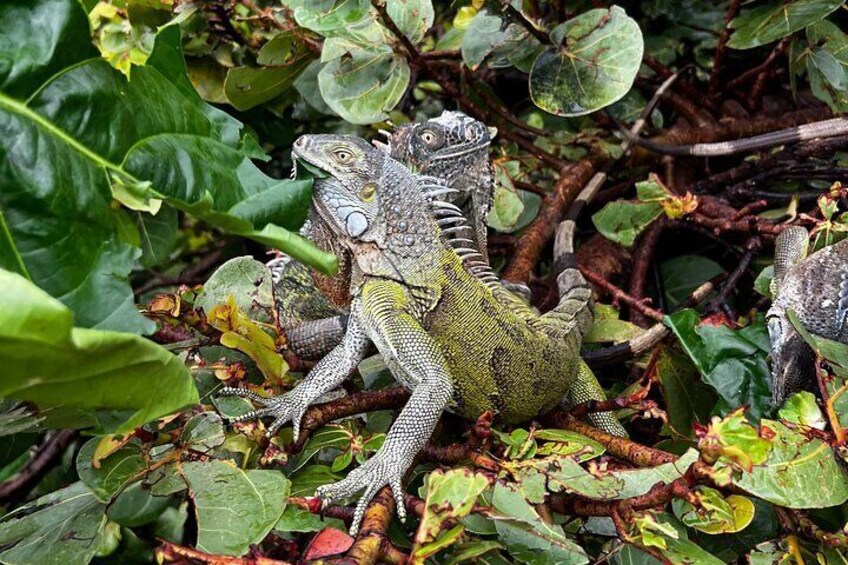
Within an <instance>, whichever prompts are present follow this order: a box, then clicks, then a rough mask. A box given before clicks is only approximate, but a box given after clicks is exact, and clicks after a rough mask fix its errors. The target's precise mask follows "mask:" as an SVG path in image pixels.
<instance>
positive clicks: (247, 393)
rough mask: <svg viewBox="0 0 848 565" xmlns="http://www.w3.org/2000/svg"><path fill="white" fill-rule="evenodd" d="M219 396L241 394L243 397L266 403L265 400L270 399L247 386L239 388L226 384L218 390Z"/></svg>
mask: <svg viewBox="0 0 848 565" xmlns="http://www.w3.org/2000/svg"><path fill="white" fill-rule="evenodd" d="M218 395H219V396H239V397H241V398H249V399H250V400H253V401H256V402H260V403H262V404H265V401H267V400H268V399H267V398H265V397H264V396H260V395H258V394H256V393H255V392H253V391H252V390H249V389H246V388H237V387H232V386H225V387H224V388H222V389H221V390H219V391H218Z"/></svg>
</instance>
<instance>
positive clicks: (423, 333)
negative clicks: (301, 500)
mask: <svg viewBox="0 0 848 565" xmlns="http://www.w3.org/2000/svg"><path fill="white" fill-rule="evenodd" d="M293 155H294V156H295V157H296V158H297V159H302V160H305V161H307V162H309V163H311V164H312V165H314V166H317V167H319V168H321V169H323V170H324V171H326V172H327V173H329V174H330V177H329V178H326V179H319V180H316V181H315V185H314V191H313V206H314V209H315V211H316V212H317V214H318V215H319V216H320V217H321V219H322V220H323V221H324V222H325V225H326V226H328V227H330V228H331V229H332V231H333V233H334V235H335V238H336V243H337V244H338V245H340V246H343V247H344V248H345V249H347V250H349V252H350V255H351V257H352V259H353V261H352V271H351V275H352V276H351V286H350V295H351V297H352V300H351V308H350V319H349V322H348V325H347V331H346V332H345V335H344V338H343V340H342V342H341V344H339V345H338V346H337V347H336V348H335V349H333V350H332V351H331V352H330V353H329V354H328V355H327V356H326V357H325V358H324V359H322V360H321V361H320V362H319V363H318V364H317V365H316V366H315V368H314V369H313V370H312V371H311V372H310V373H309V374H308V375H307V377H306V378H305V379H304V380H303V381H302V382H301V383H300V384H298V385H297V386H296V387H295V388H294V389H293V390H291V391H289V392H287V393H286V394H284V395H282V396H280V397H276V398H271V399H259V398H258V397H257V396H256V395H253V394H251V393H247V392H243V391H242V390H241V389H225V390H224V391H222V393H223V394H238V395H243V396H247V397H250V398H253V399H254V400H257V401H258V402H259V403H260V404H261V405H263V407H262V408H260V409H258V410H256V411H254V412H252V413H250V414H246V415H245V416H243V417H240V418H238V420H243V419H249V418H255V417H258V416H273V417H274V422H273V423H272V424H271V425H270V427H269V433H274V432H276V431H277V430H278V429H279V428H280V426H282V425H283V424H285V423H286V422H289V421H291V422H292V423H293V425H294V437H295V438H297V436H298V435H299V426H300V420H301V418H302V417H303V414H304V413H305V411H306V409H307V408H308V406H309V405H310V404H312V403H314V402H316V401H317V400H318V399H319V398H320V397H321V396H322V395H323V394H325V393H326V392H328V391H330V390H332V389H334V388H335V387H337V386H338V385H339V384H340V383H341V382H342V381H343V380H344V379H345V378H347V377H348V376H349V375H350V373H351V372H352V371H353V370H354V368H355V367H356V366H357V364H358V363H359V361H361V359H362V358H363V356H364V355H365V352H366V349H367V347H368V344H369V343H373V344H374V345H375V346H376V348H377V350H378V351H379V352H380V354H381V355H382V356H383V358H384V360H385V362H386V364H387V366H388V367H389V369H390V370H391V372H392V374H393V375H394V377H395V378H396V379H397V380H398V381H399V382H400V383H401V384H402V385H404V386H405V387H407V388H409V389H410V390H412V396H411V398H410V400H409V402H408V403H407V405H406V406H405V407H404V408H403V410H402V411H401V413H400V415H399V416H398V419H397V420H396V421H395V423H394V425H393V426H392V428H391V429H390V430H389V433H388V434H387V437H386V441H385V443H384V445H383V447H382V448H381V449H380V450H379V451H378V452H377V454H375V455H374V456H373V457H372V458H371V459H370V460H369V461H367V462H366V463H365V464H363V465H362V466H361V467H359V468H357V469H355V470H354V471H352V472H351V473H350V474H349V475H348V476H347V477H346V478H345V479H344V480H342V481H340V482H338V483H335V484H333V485H327V486H323V487H320V488H319V489H318V491H317V492H316V494H317V495H318V496H319V497H321V498H322V499H323V500H325V501H332V500H338V499H341V498H346V497H348V496H351V495H353V494H355V493H357V492H359V491H363V490H364V494H363V496H362V497H361V498H360V500H359V502H358V503H357V506H356V510H355V513H354V519H353V525H352V526H351V532H352V533H355V532H356V531H357V530H358V528H359V524H360V521H361V519H362V515H363V513H364V511H365V506H366V505H367V503H368V501H369V500H370V499H371V498H372V497H373V496H374V494H376V492H377V491H378V490H379V489H380V488H382V487H383V486H385V485H389V486H390V487H391V489H392V491H393V494H394V496H395V497H396V499H397V500H398V513H399V515H400V516H401V517H402V518H403V515H404V511H403V509H404V505H403V499H402V497H403V491H402V489H401V479H402V477H403V476H404V474H405V473H406V471H407V469H408V468H409V467H410V466H411V465H412V462H413V459H414V458H415V456H416V454H417V453H418V451H419V450H420V449H421V448H422V447H424V445H425V444H426V442H427V440H428V439H429V438H430V435H431V434H432V432H433V429H434V427H435V425H436V423H437V422H438V419H439V417H440V415H441V413H442V410H445V409H449V410H452V411H453V412H455V413H457V414H459V415H460V416H463V417H466V418H469V419H473V418H476V417H478V416H479V415H480V414H481V413H483V412H484V411H487V410H491V411H493V412H494V413H495V414H496V415H497V417H498V418H500V419H501V420H502V421H504V422H507V423H510V422H520V421H523V420H526V419H529V418H532V417H535V416H537V415H539V414H542V413H544V412H546V411H548V410H550V409H551V408H553V407H554V406H556V405H557V403H558V402H560V401H561V399H562V398H563V397H565V399H566V400H565V401H566V403H567V404H573V403H576V402H582V401H585V400H590V399H594V400H602V399H603V398H604V394H603V390H602V389H601V388H600V386H599V385H598V383H597V381H596V380H595V378H594V376H593V375H592V374H591V372H590V371H588V368H587V367H586V366H585V364H583V362H582V361H581V359H580V343H581V340H582V337H583V332H584V331H585V329H586V323H585V322H586V319H585V313H586V302H587V300H588V296H589V295H590V293H589V290H588V288H587V286H586V282H585V280H583V278H582V276H580V274H579V271H577V270H576V269H572V268H568V269H566V271H565V272H564V273H563V275H565V276H561V277H560V279H559V281H560V288H561V289H565V290H566V294H565V295H564V296H563V297H562V299H561V301H560V303H559V305H558V306H557V307H556V308H555V309H554V310H552V311H551V312H549V313H548V314H545V315H543V316H537V315H536V314H535V312H534V311H533V310H531V309H530V308H529V307H527V306H526V305H525V304H524V303H523V302H521V301H520V300H518V299H516V298H514V297H513V296H512V295H511V293H510V292H509V291H507V290H505V289H504V288H503V287H502V286H501V285H500V284H499V283H498V282H497V281H496V280H495V281H491V282H483V281H482V280H481V279H480V278H479V277H477V276H474V275H472V274H470V273H469V270H468V267H467V265H466V264H465V263H466V262H467V261H468V260H469V258H470V257H473V256H472V255H470V254H469V253H467V252H464V251H460V252H457V251H456V250H455V249H454V248H452V247H451V246H450V245H448V244H446V243H445V242H444V241H443V239H442V230H441V228H440V226H439V224H438V223H437V220H436V217H437V216H442V215H443V217H454V216H453V214H456V216H457V217H460V218H461V216H459V214H458V212H454V211H452V210H451V208H450V205H445V204H441V203H439V202H438V201H436V200H434V199H433V195H434V194H436V193H438V192H439V191H438V189H437V188H435V187H433V185H432V184H430V183H429V182H428V181H427V180H426V179H423V180H422V178H421V177H418V176H416V175H414V174H413V173H411V172H410V171H409V170H408V169H407V168H405V167H404V166H403V165H401V164H400V163H398V162H397V161H395V160H393V159H391V158H389V157H388V156H387V155H386V154H385V153H383V152H381V151H379V150H377V149H375V148H374V147H372V146H371V145H369V144H368V143H367V142H365V141H364V140H361V139H359V138H355V137H351V136H341V135H310V136H303V137H301V138H299V139H298V140H297V141H296V142H295V144H294V149H293ZM440 211H443V212H440ZM434 212H435V215H434ZM593 422H594V423H595V424H596V425H599V426H601V427H603V428H604V429H606V430H607V431H609V432H611V433H614V434H617V435H626V433H625V432H624V430H623V428H621V425H620V424H619V423H618V422H617V421H616V420H615V419H614V418H612V417H611V415H609V414H596V415H594V419H593Z"/></svg>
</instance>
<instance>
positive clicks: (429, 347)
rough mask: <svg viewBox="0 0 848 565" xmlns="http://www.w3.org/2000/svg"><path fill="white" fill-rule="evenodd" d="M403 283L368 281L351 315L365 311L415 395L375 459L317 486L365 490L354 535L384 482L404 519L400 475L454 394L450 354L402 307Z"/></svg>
mask: <svg viewBox="0 0 848 565" xmlns="http://www.w3.org/2000/svg"><path fill="white" fill-rule="evenodd" d="M369 287H370V288H369ZM399 289H400V287H399V285H397V283H390V282H382V281H381V282H374V283H370V284H369V285H366V287H365V289H364V291H363V295H362V296H363V298H362V301H361V302H359V300H357V301H354V303H353V304H352V314H351V319H353V318H354V317H357V316H362V317H363V319H364V323H363V325H364V326H365V328H366V331H367V332H368V334H369V336H370V337H371V339H372V340H373V341H374V344H375V345H376V346H377V349H378V350H379V351H380V353H381V354H382V355H383V356H384V358H385V359H386V361H387V364H388V365H389V367H390V368H391V370H392V373H393V374H395V376H396V378H398V380H400V381H401V382H404V383H415V385H414V386H415V388H414V391H413V393H412V397H411V398H410V399H409V401H408V402H407V403H406V406H405V407H404V408H403V410H402V411H401V413H400V415H399V416H398V418H397V420H396V421H395V423H394V425H393V426H392V428H391V429H390V430H389V433H388V435H387V436H386V441H385V443H384V444H383V446H382V447H381V448H380V450H379V451H378V452H377V453H376V454H375V455H374V456H373V457H372V458H371V459H369V460H368V461H367V462H366V463H365V464H363V465H362V466H361V467H358V468H357V469H354V470H353V471H351V473H350V474H349V475H348V476H347V477H346V478H345V479H344V480H342V481H339V482H337V483H334V484H331V485H325V486H322V487H319V488H318V490H317V491H316V492H315V494H316V496H318V497H320V498H321V499H322V500H324V501H325V502H331V501H334V500H339V499H342V498H347V497H349V496H352V495H353V494H355V493H357V492H359V491H362V490H364V491H365V492H364V493H363V495H362V497H361V498H360V499H359V502H358V503H357V505H356V510H355V511H354V515H353V523H352V524H351V527H350V533H351V535H355V533H356V532H357V531H358V530H359V525H360V522H361V521H362V516H363V514H364V513H365V508H366V506H367V505H368V502H369V501H370V500H371V499H372V498H373V497H374V495H375V494H377V491H379V490H380V489H381V488H383V487H384V486H386V485H388V486H389V487H390V488H391V489H392V493H393V495H394V497H395V501H396V502H397V512H398V517H399V518H400V519H401V520H405V518H406V509H405V507H404V503H403V488H402V486H401V481H402V480H403V476H404V475H405V474H406V471H407V469H409V467H410V466H411V465H412V462H413V460H414V459H415V456H416V455H417V454H418V452H419V451H420V450H421V449H422V448H423V447H424V445H425V444H426V443H427V441H428V440H429V439H430V436H431V435H432V433H433V429H434V428H435V427H436V423H437V422H438V421H439V417H440V416H441V414H442V410H444V408H445V407H446V406H447V404H448V401H449V400H450V398H451V396H452V395H453V384H452V381H451V378H450V374H449V371H448V364H447V360H446V359H445V357H444V355H443V354H442V352H441V350H440V348H439V346H438V344H437V343H436V342H435V340H433V339H432V338H431V337H430V336H429V335H428V334H427V332H426V331H425V330H424V328H422V327H421V324H420V323H419V322H418V321H417V320H416V319H415V318H414V317H412V316H411V315H409V314H408V313H407V312H406V311H404V305H405V298H406V297H405V293H404V292H403V291H402V290H399ZM387 299H388V300H392V299H394V300H392V302H389V301H387ZM398 373H402V374H398Z"/></svg>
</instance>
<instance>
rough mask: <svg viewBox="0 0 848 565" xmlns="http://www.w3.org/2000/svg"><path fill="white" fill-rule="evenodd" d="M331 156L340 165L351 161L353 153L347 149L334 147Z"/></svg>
mask: <svg viewBox="0 0 848 565" xmlns="http://www.w3.org/2000/svg"><path fill="white" fill-rule="evenodd" d="M333 157H334V158H335V159H336V161H338V162H339V163H341V164H342V165H347V164H348V163H350V162H351V161H353V153H351V152H350V151H348V150H347V149H336V150H335V151H333Z"/></svg>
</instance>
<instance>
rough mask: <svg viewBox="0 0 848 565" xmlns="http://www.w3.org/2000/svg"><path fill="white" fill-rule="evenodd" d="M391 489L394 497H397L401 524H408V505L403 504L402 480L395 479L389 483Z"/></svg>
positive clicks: (396, 501)
mask: <svg viewBox="0 0 848 565" xmlns="http://www.w3.org/2000/svg"><path fill="white" fill-rule="evenodd" d="M389 488H391V489H392V495H393V496H394V497H395V506H397V517H398V519H399V520H400V521H401V522H403V523H406V504H404V502H403V485H401V483H400V479H393V480H392V481H391V482H390V483H389Z"/></svg>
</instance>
